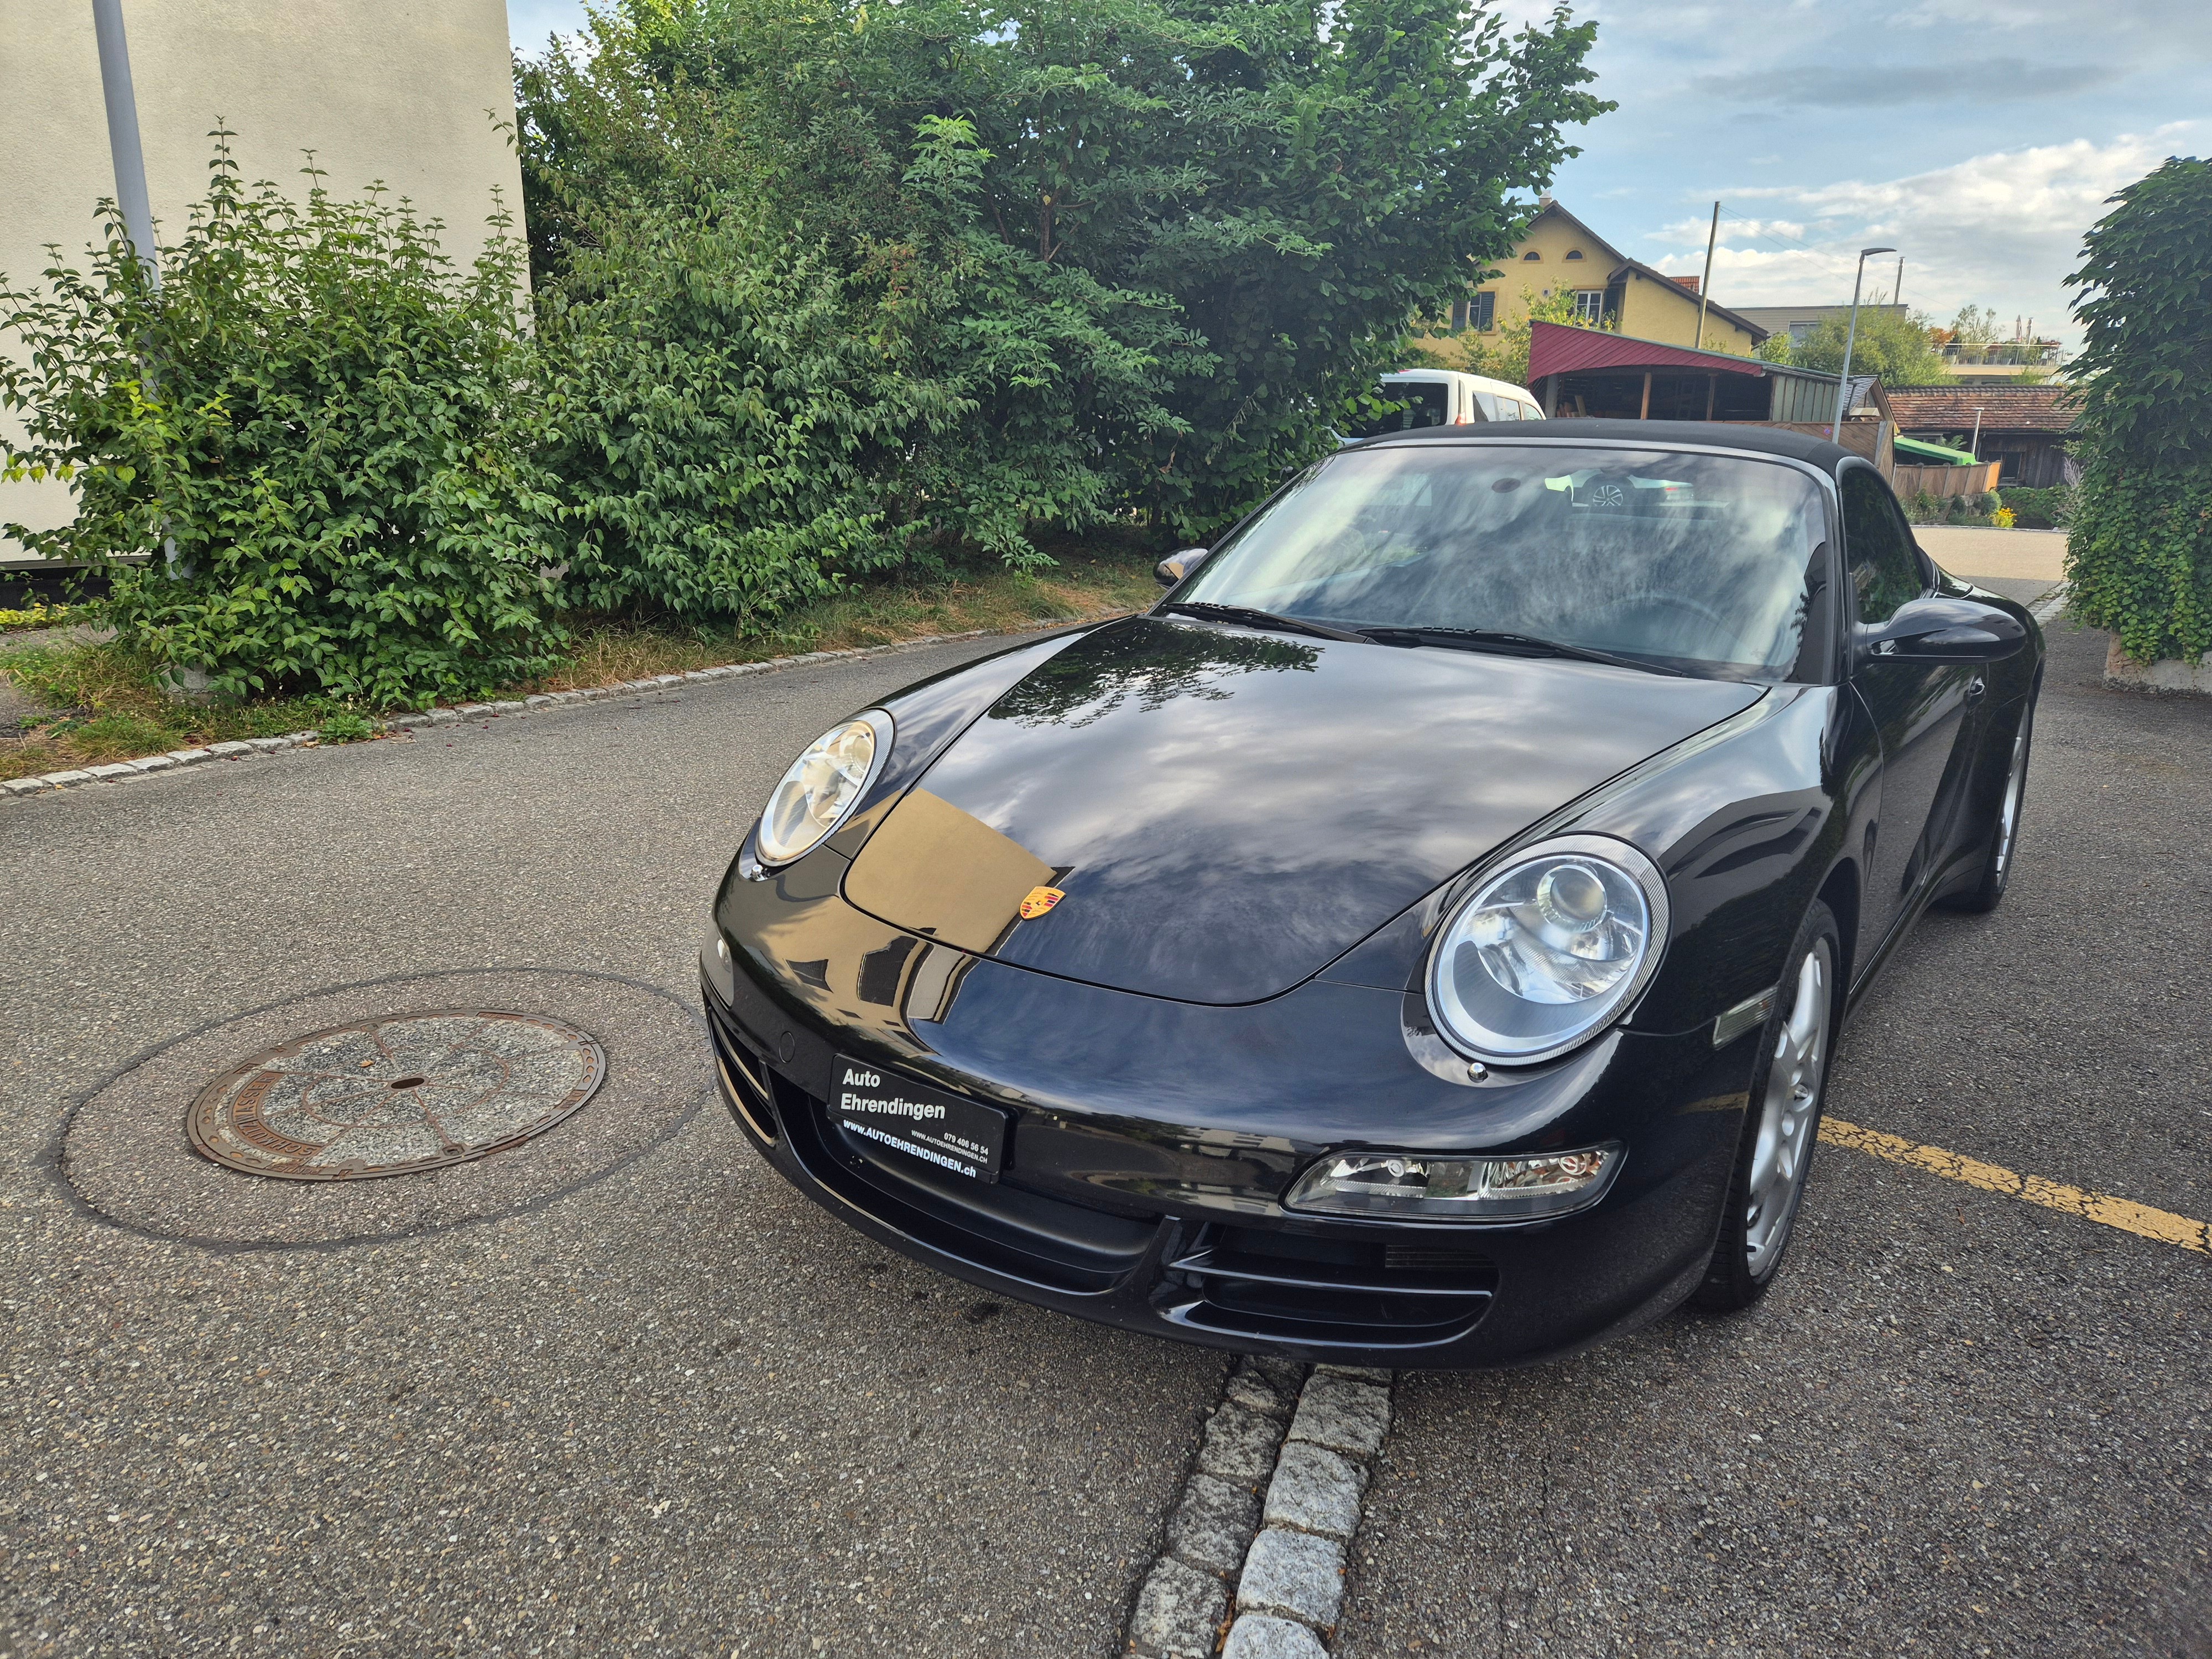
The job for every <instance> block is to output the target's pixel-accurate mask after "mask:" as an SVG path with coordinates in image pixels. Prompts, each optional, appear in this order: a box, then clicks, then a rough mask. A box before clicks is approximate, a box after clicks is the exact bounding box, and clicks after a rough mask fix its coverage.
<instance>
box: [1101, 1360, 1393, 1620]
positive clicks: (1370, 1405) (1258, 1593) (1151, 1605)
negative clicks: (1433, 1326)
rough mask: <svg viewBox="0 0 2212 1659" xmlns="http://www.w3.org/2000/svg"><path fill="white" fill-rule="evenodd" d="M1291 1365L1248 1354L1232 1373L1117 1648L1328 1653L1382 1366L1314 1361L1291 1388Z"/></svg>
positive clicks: (1383, 1380)
mask: <svg viewBox="0 0 2212 1659" xmlns="http://www.w3.org/2000/svg"><path fill="white" fill-rule="evenodd" d="M1298 1369H1299V1368H1298V1367H1297V1366H1296V1365H1292V1364H1289V1363H1288V1362H1286V1361H1282V1360H1270V1359H1252V1358H1245V1359H1240V1360H1238V1361H1237V1365H1236V1367H1235V1369H1233V1370H1231V1372H1230V1375H1229V1380H1228V1382H1227V1383H1226V1384H1225V1387H1224V1389H1223V1390H1222V1401H1221V1403H1220V1405H1219V1406H1218V1407H1216V1408H1215V1411H1214V1414H1213V1416H1212V1418H1211V1419H1208V1420H1207V1423H1206V1433H1205V1437H1204V1439H1203V1441H1202V1442H1201V1443H1200V1448H1199V1453H1198V1458H1197V1462H1196V1463H1195V1465H1194V1468H1192V1470H1191V1473H1190V1474H1189V1475H1188V1478H1187V1479H1186V1480H1185V1481H1184V1483H1183V1490H1182V1493H1181V1494H1180V1496H1179V1498H1178V1500H1177V1502H1176V1508H1175V1510H1174V1512H1173V1513H1172V1514H1171V1515H1170V1516H1169V1519H1168V1524H1167V1538H1166V1547H1165V1548H1164V1550H1162V1552H1161V1553H1160V1554H1159V1556H1158V1559H1156V1560H1155V1561H1154V1562H1153V1564H1152V1569H1151V1571H1149V1572H1147V1573H1146V1576H1145V1580H1144V1583H1143V1584H1142V1586H1141V1587H1140V1588H1139V1590H1138V1592H1137V1601H1136V1605H1135V1607H1134V1608H1133V1610H1132V1612H1131V1613H1130V1617H1129V1625H1128V1631H1127V1640H1126V1642H1125V1643H1124V1644H1123V1645H1124V1650H1125V1651H1127V1652H1129V1653H1132V1654H1137V1655H1141V1656H1144V1659H1207V1656H1210V1655H1212V1654H1214V1653H1216V1652H1218V1653H1220V1654H1221V1655H1222V1656H1223V1659H1328V1638H1329V1637H1330V1635H1331V1634H1332V1633H1333V1632H1334V1630H1335V1628H1336V1622H1337V1618H1338V1615H1339V1614H1340V1613H1341V1611H1342V1609H1343V1606H1344V1575H1345V1568H1346V1563H1347V1561H1348V1559H1349V1554H1350V1551H1351V1547H1352V1537H1353V1535H1354V1534H1356V1533H1357V1532H1358V1529H1359V1518H1360V1506H1361V1503H1362V1500H1363V1499H1364V1496H1365V1493H1366V1490H1367V1480H1368V1465H1369V1463H1370V1461H1371V1460H1372V1459H1373V1457H1374V1456H1375V1455H1376V1453H1377V1452H1379V1451H1380V1450H1381V1449H1382V1447H1383V1437H1385V1436H1386V1435H1387V1434H1388V1433H1389V1429H1390V1381H1391V1374H1390V1373H1389V1371H1378V1370H1358V1369H1355V1368H1352V1367H1349V1366H1343V1365H1318V1366H1316V1367H1315V1368H1314V1369H1313V1370H1312V1371H1311V1372H1310V1373H1309V1374H1308V1375H1307V1376H1305V1377H1304V1382H1303V1384H1300V1383H1297V1372H1298ZM1293 1401H1295V1406H1294V1407H1293V1403H1292V1402H1293ZM1285 1417H1287V1418H1288V1419H1289V1420H1288V1422H1287V1423H1285V1421H1284V1419H1285Z"/></svg>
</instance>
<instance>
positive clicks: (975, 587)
mask: <svg viewBox="0 0 2212 1659" xmlns="http://www.w3.org/2000/svg"><path fill="white" fill-rule="evenodd" d="M1054 555H1055V556H1056V557H1057V558H1058V559H1059V561H1060V562H1059V563H1058V564H1057V565H1056V566H1054V567H1053V568H1050V569H1047V570H1044V571H1041V572H1035V573H1032V572H1026V571H1018V570H1003V569H986V570H981V571H974V572H969V571H963V572H959V573H957V574H953V575H951V576H948V577H946V578H945V579H942V580H933V581H916V580H913V579H911V578H908V579H907V580H898V581H885V582H881V583H873V584H870V585H867V586H855V587H854V588H853V589H852V590H850V591H848V592H844V593H841V594H837V595H836V596H834V597H833V598H830V599H825V600H823V601H821V602H819V603H817V604H816V605H810V606H808V607H806V608H805V610H804V611H796V612H793V614H792V615H791V616H789V617H786V618H784V619H783V621H782V623H781V624H780V625H779V626H778V627H777V628H776V629H775V631H774V632H773V633H767V634H750V635H741V634H737V633H734V632H729V631H726V630H717V629H685V628H682V627H680V626H676V625H672V624H669V623H634V622H624V621H619V620H612V619H606V618H592V619H584V620H581V621H578V622H574V623H571V628H570V632H571V635H572V638H571V642H570V646H569V650H568V655H567V658H566V659H565V660H564V661H563V662H562V665H560V666H559V667H558V668H557V669H556V670H555V671H553V672H551V673H550V674H546V675H543V676H540V677H539V678H535V679H532V680H529V681H526V682H524V683H522V684H516V685H512V686H503V687H501V688H499V689H498V690H495V691H491V692H489V693H487V694H486V696H487V698H488V699H489V698H494V697H520V696H528V695H529V694H531V693H532V692H538V691H570V690H587V689H589V688H591V687H592V686H599V685H612V684H617V682H620V681H623V680H635V679H645V678H650V677H652V676H653V675H656V674H680V673H684V672H686V671H690V670H692V669H695V668H711V667H714V666H716V665H720V664H723V663H738V662H763V661H766V660H768V659H770V658H775V657H787V656H793V655H796V654H799V653H803V652H808V651H833V650H842V649H847V648H849V647H856V646H870V645H895V644H896V643H898V642H899V641H902V640H910V639H918V638H921V637H922V636H924V635H931V634H959V633H966V632H968V631H969V630H971V629H1018V628H1022V627H1025V626H1028V625H1030V624H1033V623H1039V622H1043V621H1048V620H1049V619H1051V618H1053V617H1067V616H1097V615H1099V614H1102V613H1105V612H1110V611H1128V610H1134V609H1136V608H1138V607H1139V606H1142V605H1149V604H1151V603H1152V600H1153V599H1156V598H1157V597H1158V593H1159V588H1158V584H1157V583H1155V582H1154V581H1153V580H1152V559H1151V556H1150V555H1148V554H1140V553H1135V552H1131V551H1128V550H1123V549H1121V548H1119V547H1115V546H1110V545H1109V546H1103V547H1101V546H1096V545H1088V544H1086V545H1081V546H1073V547H1062V548H1055V549H1054ZM70 620H71V621H74V622H82V621H83V620H85V615H84V612H83V611H82V609H79V610H76V611H74V613H73V615H72V616H71V617H70ZM79 632H80V630H76V629H71V630H68V631H67V633H66V635H58V636H56V637H54V638H52V639H51V640H42V639H41V637H40V635H38V634H36V633H18V634H13V635H9V637H8V639H7V641H6V648H5V652H4V654H0V781H6V780H9V779H13V778H25V777H34V776H36V775H39V774H40V773H44V772H59V771H65V770H68V769H72V768H76V767H83V766H97V765H101V764H104V763H108V762H112V761H124V760H135V759H137V758H138V757H141V756H145V755H158V754H161V753H163V752H165V751H167V750H172V749H184V748H192V747H204V746H205V745H206V744H211V743H224V742H230V741H234V740H236V739H239V738H270V737H281V736H283V734H284V733H286V732H301V731H310V730H314V731H320V732H322V733H323V734H324V738H325V741H327V742H333V743H342V742H348V741H351V740H354V739H356V738H366V737H369V736H372V735H374V731H375V728H374V725H373V721H374V719H375V717H376V716H378V715H380V714H385V713H387V712H392V711H388V710H385V709H380V708H370V707H368V706H366V705H363V704H361V703H356V702H348V701H346V700H345V699H343V698H339V697H331V696H295V697H265V698H256V699H253V700H252V701H250V702H215V703H206V704H200V703H190V702H179V701H178V700H176V699H174V698H173V697H172V696H169V695H168V694H167V692H166V691H165V690H164V689H163V686H162V683H161V673H162V665H161V663H160V662H158V661H157V660H155V659H154V658H152V657H151V656H149V655H148V654H147V653H144V652H143V651H140V650H137V649H135V648H133V647H131V646H128V645H126V644H124V643H122V642H120V641H113V640H100V639H86V638H82V637H79V636H78V635H79ZM11 692H12V693H13V694H14V695H13V696H9V693H11ZM10 732H12V733H13V734H12V735H10Z"/></svg>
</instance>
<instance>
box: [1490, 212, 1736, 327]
mask: <svg viewBox="0 0 2212 1659" xmlns="http://www.w3.org/2000/svg"><path fill="white" fill-rule="evenodd" d="M1697 289H1698V279H1697V278H1696V277H1694V276H1692V277H1674V276H1667V275H1666V274H1665V273H1664V272H1662V271H1658V270H1653V269H1652V268H1651V267H1650V265H1647V264H1644V263H1643V262H1642V261H1641V260H1638V259H1632V258H1629V257H1628V256H1627V255H1626V254H1625V253H1623V252H1620V249H1618V248H1616V247H1614V246H1612V245H1611V244H1610V243H1608V242H1607V241H1606V240H1604V239H1603V238H1601V236H1599V235H1598V234H1597V233H1596V232H1595V231H1594V230H1592V229H1591V228H1589V226H1588V225H1586V224H1584V223H1583V222H1582V221H1581V220H1579V219H1577V218H1576V217H1575V216H1574V215H1573V214H1571V213H1570V212H1568V211H1567V210H1566V209H1565V208H1563V207H1561V206H1560V205H1559V204H1558V203H1557V202H1555V201H1553V200H1552V199H1551V198H1550V197H1545V198H1544V202H1543V205H1542V207H1541V209H1540V210H1538V212H1537V214H1536V216H1535V218H1534V219H1533V220H1531V221H1530V222H1529V224H1528V230H1527V232H1526V233H1524V234H1523V235H1522V238H1521V240H1520V242H1519V244H1518V245H1517V246H1515V248H1514V250H1513V252H1511V253H1510V254H1509V255H1508V256H1507V257H1506V258H1504V260H1502V261H1501V262H1500V264H1499V266H1498V273H1497V275H1495V276H1492V277H1491V278H1490V279H1489V280H1488V281H1487V282H1485V283H1483V284H1482V285H1481V286H1480V287H1479V288H1477V289H1475V290H1474V293H1472V294H1471V295H1468V298H1467V300H1466V301H1464V302H1462V303H1461V304H1458V305H1455V306H1454V307H1452V317H1451V328H1452V331H1453V332H1454V333H1455V334H1456V333H1460V332H1462V331H1472V332H1473V333H1474V335H1475V336H1476V337H1478V338H1480V337H1481V336H1484V335H1491V336H1493V337H1494V336H1495V335H1496V334H1497V333H1498V331H1499V330H1500V329H1502V328H1504V327H1507V326H1509V325H1512V324H1514V323H1516V322H1518V321H1519V320H1520V319H1522V317H1523V316H1524V315H1525V314H1526V313H1527V311H1528V302H1527V296H1528V295H1545V294H1551V293H1561V292H1565V293H1568V294H1571V295H1573V296H1574V301H1575V307H1576V309H1577V311H1579V312H1580V313H1582V315H1583V318H1584V319H1585V320H1587V321H1589V322H1592V323H1596V322H1605V323H1607V324H1608V325H1610V326H1612V327H1613V328H1615V329H1618V330H1619V331H1620V332H1621V333H1623V334H1626V335H1632V336H1633V337H1635V338H1637V339H1639V340H1655V341H1657V342H1659V343H1661V344H1662V345H1679V346H1687V347H1690V348H1691V349H1699V347H1700V344H1701V343H1700V341H1699V337H1698V328H1699V322H1698V292H1697ZM1767 333H1768V331H1767V330H1765V329H1763V328H1761V327H1759V325H1757V324H1756V323H1754V322H1752V321H1751V320H1750V319H1748V318H1745V317H1740V316H1738V315H1737V314H1736V313H1735V312H1733V311H1730V310H1729V309H1728V308H1727V307H1725V306H1717V305H1711V304H1708V305H1707V306H1706V307H1705V338H1704V340H1703V342H1702V349H1705V350H1707V351H1726V352H1729V353H1732V354H1734V355H1735V356H1740V357H1747V356H1750V355H1751V352H1752V348H1753V347H1754V346H1756V345H1757V344H1758V343H1759V342H1760V341H1761V340H1764V339H1765V337H1766V336H1767Z"/></svg>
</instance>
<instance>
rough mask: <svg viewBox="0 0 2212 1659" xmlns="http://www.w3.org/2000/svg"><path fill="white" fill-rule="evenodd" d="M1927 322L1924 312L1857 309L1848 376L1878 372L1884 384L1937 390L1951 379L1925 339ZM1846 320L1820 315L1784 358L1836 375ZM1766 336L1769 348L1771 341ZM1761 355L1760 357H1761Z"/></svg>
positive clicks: (1840, 364) (1773, 359)
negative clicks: (1810, 329)
mask: <svg viewBox="0 0 2212 1659" xmlns="http://www.w3.org/2000/svg"><path fill="white" fill-rule="evenodd" d="M1929 320H1930V319H1929V317H1928V315H1927V313H1924V312H1918V311H1916V312H1913V313H1910V314H1909V315H1906V316H1904V317H1900V316H1899V315H1898V314H1897V313H1895V312H1893V311H1888V310H1877V309H1875V308H1873V307H1869V306H1862V307H1859V326H1858V335H1857V338H1856V339H1855V340H1853V341H1852V342H1851V374H1852V375H1853V376H1854V377H1856V376H1857V375H1861V374H1879V375H1880V376H1881V383H1882V384H1883V385H1884V386H1940V385H1942V384H1943V383H1944V382H1945V381H1948V380H1949V379H1950V378H1951V371H1950V367H1949V365H1948V364H1947V363H1945V362H1944V361H1943V357H1942V353H1941V352H1939V351H1937V350H1936V346H1935V343H1934V342H1933V341H1932V340H1930V339H1929ZM1849 329H1850V318H1849V317H1847V316H1844V317H1824V318H1822V319H1820V323H1819V324H1818V325H1815V326H1814V328H1813V330H1812V331H1810V332H1809V333H1808V334H1807V335H1806V337H1804V338H1803V339H1802V340H1801V341H1798V342H1797V343H1795V344H1794V345H1790V347H1789V354H1790V355H1789V356H1788V357H1787V358H1786V359H1784V358H1780V357H1770V358H1769V359H1768V361H1769V362H1785V361H1786V362H1790V363H1791V364H1794V365H1795V366H1796V367H1797V368H1816V369H1819V370H1820V372H1821V373H1822V374H1841V373H1842V372H1843V367H1844V337H1845V335H1846V333H1847V332H1848V331H1849ZM1780 338H1783V337H1781V336H1776V337H1771V338H1770V340H1769V341H1768V343H1769V344H1770V345H1771V344H1772V343H1773V342H1774V340H1775V339H1780ZM1762 355H1763V354H1762Z"/></svg>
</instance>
